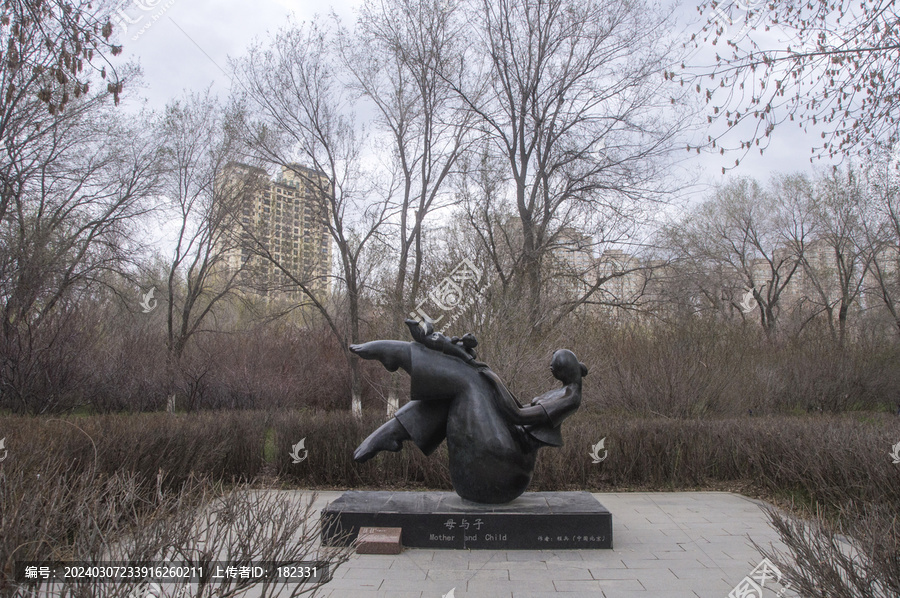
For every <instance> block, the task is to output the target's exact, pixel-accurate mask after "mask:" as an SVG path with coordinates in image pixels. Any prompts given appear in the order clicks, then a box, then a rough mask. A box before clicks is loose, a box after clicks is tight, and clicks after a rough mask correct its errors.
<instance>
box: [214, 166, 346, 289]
mask: <svg viewBox="0 0 900 598" xmlns="http://www.w3.org/2000/svg"><path fill="white" fill-rule="evenodd" d="M225 179H226V181H229V182H230V183H239V184H242V185H243V186H242V189H243V191H242V193H243V197H242V198H241V200H240V201H239V206H240V207H239V209H240V214H239V216H238V221H239V224H237V223H236V227H237V228H239V229H240V230H235V231H234V234H235V236H236V238H237V239H238V240H239V243H236V244H235V245H234V247H233V248H232V249H229V250H228V252H227V255H226V263H227V264H228V267H229V268H230V269H237V268H240V267H241V264H243V263H245V262H248V261H249V262H250V263H249V264H247V265H245V269H246V271H247V275H246V279H245V281H244V282H245V287H246V288H248V289H250V290H252V291H253V292H255V293H257V294H258V295H260V296H262V297H265V298H266V299H267V300H272V301H289V302H300V301H302V300H303V299H304V297H305V295H304V293H303V291H301V290H300V288H299V286H298V284H297V282H296V281H295V280H292V278H291V276H287V275H286V274H284V273H283V272H282V269H281V268H279V267H278V266H277V265H276V263H275V262H277V263H278V264H281V265H282V266H283V268H284V270H287V271H288V272H290V273H291V274H292V275H293V277H295V278H296V279H297V280H299V281H301V282H303V283H304V285H305V286H307V288H309V289H310V290H311V291H312V292H313V294H314V295H316V296H317V297H318V298H319V299H324V298H325V297H327V296H328V295H329V293H330V283H329V280H330V278H329V274H330V272H331V237H330V234H329V232H328V226H327V223H328V218H329V211H328V202H327V201H325V199H326V198H327V195H325V194H326V192H327V191H326V190H327V189H328V179H327V178H326V177H325V175H324V174H322V173H320V172H317V171H314V170H311V169H309V168H306V167H305V166H301V165H298V164H292V165H290V167H287V166H285V167H282V170H281V173H280V174H279V175H278V176H277V177H276V178H275V179H274V180H270V179H269V175H268V173H266V171H264V170H262V169H260V168H255V167H252V166H248V165H246V164H238V163H232V164H229V165H228V167H227V169H226V173H225ZM260 247H262V248H264V249H265V251H267V252H268V254H269V255H270V256H271V258H272V259H263V258H262V257H260V256H258V255H254V253H255V250H256V249H258V248H260Z"/></svg>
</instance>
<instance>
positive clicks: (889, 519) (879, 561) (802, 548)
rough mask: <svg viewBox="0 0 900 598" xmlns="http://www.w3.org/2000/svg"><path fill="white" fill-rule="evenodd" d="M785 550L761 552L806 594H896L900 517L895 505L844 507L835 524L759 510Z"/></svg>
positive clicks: (867, 597)
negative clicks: (764, 512)
mask: <svg viewBox="0 0 900 598" xmlns="http://www.w3.org/2000/svg"><path fill="white" fill-rule="evenodd" d="M764 510H765V511H766V514H767V515H768V517H769V520H770V522H771V524H772V526H773V527H774V528H775V530H776V531H777V532H778V535H779V537H780V538H781V541H782V542H783V543H784V544H785V546H787V550H776V549H772V548H765V547H761V546H759V545H757V544H756V543H754V546H756V548H757V549H758V550H759V551H760V553H761V554H762V555H763V556H765V557H766V558H768V559H769V560H771V561H772V562H773V563H775V564H776V566H777V567H778V568H779V569H780V570H781V571H782V572H783V573H785V577H786V578H787V579H788V580H789V581H790V583H791V586H792V588H793V589H794V590H795V591H797V592H798V593H799V594H800V595H801V596H808V597H810V598H893V597H894V596H900V517H898V515H897V510H896V508H886V507H883V506H867V507H863V508H860V509H854V510H852V511H851V510H848V509H844V510H843V511H842V512H841V514H840V517H839V518H838V520H837V521H836V522H830V523H829V522H828V521H827V520H826V519H824V518H822V517H814V518H813V519H811V520H805V519H802V518H800V517H797V516H792V515H786V514H783V513H782V512H780V511H779V510H777V509H775V508H772V507H766V508H764Z"/></svg>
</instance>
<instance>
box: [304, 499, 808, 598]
mask: <svg viewBox="0 0 900 598" xmlns="http://www.w3.org/2000/svg"><path fill="white" fill-rule="evenodd" d="M340 495H341V493H340V492H319V496H318V500H317V501H316V503H315V505H316V507H317V509H320V508H321V507H322V506H324V505H325V504H326V502H328V501H331V500H334V499H336V498H337V497H339V496H340ZM594 496H596V497H597V499H598V500H599V501H600V502H601V503H602V504H603V505H604V506H605V507H606V508H607V509H609V510H610V512H611V513H612V515H613V546H614V549H613V550H508V551H506V550H467V551H461V550H430V549H418V548H406V549H404V551H403V552H402V553H401V554H399V555H394V556H383V555H357V554H354V555H353V556H352V557H351V559H350V561H348V562H347V563H346V564H344V565H342V566H341V567H340V568H338V570H337V571H336V572H335V574H334V579H333V580H332V581H331V582H329V583H328V584H327V585H325V586H324V587H323V588H322V591H321V592H320V593H319V594H318V595H320V596H323V597H326V598H367V597H382V596H383V597H390V598H442V597H445V596H446V597H447V598H451V597H452V598H464V597H483V598H544V597H548V598H549V597H556V598H560V597H561V596H570V597H576V596H591V597H603V598H630V597H635V598H636V597H645V598H651V597H656V596H659V597H660V598H726V597H727V596H728V593H729V592H730V591H731V590H732V589H734V587H735V586H736V585H737V584H738V583H739V582H740V581H741V580H742V579H743V578H744V577H745V576H746V575H748V574H749V573H750V572H751V571H752V570H753V568H754V567H755V566H756V565H758V564H759V562H760V561H761V560H762V557H761V556H760V554H759V553H758V552H757V551H756V549H755V548H753V546H752V544H750V538H752V539H753V540H755V541H756V542H757V543H758V544H760V545H761V546H769V544H770V543H773V544H775V545H776V546H779V547H780V546H781V545H780V543H779V542H778V541H777V534H776V533H775V531H774V530H773V529H772V528H771V527H770V526H769V525H768V519H767V518H766V516H765V514H764V513H763V512H762V511H761V510H760V508H759V505H760V504H762V503H760V502H759V501H755V500H752V499H749V498H746V497H744V496H741V495H738V494H731V493H726V492H647V493H644V492H641V493H630V492H628V493H608V494H594ZM771 584H774V582H770V585H767V586H766V587H765V590H764V592H765V593H764V596H766V597H767V598H770V597H772V598H773V597H775V596H777V595H778V590H780V589H781V587H780V586H779V585H778V584H774V585H771ZM451 591H452V593H451ZM751 595H752V596H755V594H751ZM784 596H785V597H794V596H796V594H794V593H793V592H787V593H786V594H784Z"/></svg>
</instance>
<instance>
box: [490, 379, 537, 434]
mask: <svg viewBox="0 0 900 598" xmlns="http://www.w3.org/2000/svg"><path fill="white" fill-rule="evenodd" d="M481 373H482V374H484V375H485V376H487V377H488V378H490V379H491V380H492V381H493V382H494V387H495V388H496V389H497V392H495V393H493V394H494V396H495V397H496V401H497V407H498V408H499V409H500V413H502V414H503V417H505V418H506V420H507V421H509V422H510V423H512V424H518V425H522V426H524V425H527V424H546V423H549V422H550V416H548V415H547V410H546V409H544V407H543V406H542V405H532V406H529V407H522V406H521V405H520V404H519V402H518V401H517V400H516V398H515V397H514V396H512V393H510V392H509V389H507V388H506V385H505V384H503V381H502V380H500V377H499V376H498V375H497V374H495V373H494V372H492V371H491V370H484V371H482V372H481Z"/></svg>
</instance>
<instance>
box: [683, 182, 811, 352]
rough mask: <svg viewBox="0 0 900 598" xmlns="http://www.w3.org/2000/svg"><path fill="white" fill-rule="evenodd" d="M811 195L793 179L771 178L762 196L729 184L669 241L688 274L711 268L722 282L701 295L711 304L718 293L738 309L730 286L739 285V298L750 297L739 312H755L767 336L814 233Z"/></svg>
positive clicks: (748, 186)
mask: <svg viewBox="0 0 900 598" xmlns="http://www.w3.org/2000/svg"><path fill="white" fill-rule="evenodd" d="M811 191H812V189H811V186H810V185H809V183H808V181H805V180H804V179H802V178H798V177H794V178H791V177H782V178H776V179H775V180H774V181H773V185H772V188H771V190H770V191H769V192H768V193H767V192H766V191H764V190H763V189H762V187H760V186H759V184H758V183H756V182H755V181H752V180H748V179H736V180H732V181H731V182H729V183H728V184H726V185H724V186H722V187H720V188H718V189H717V190H716V193H715V195H714V196H713V197H711V198H710V199H708V200H707V201H705V202H704V203H702V204H701V205H700V206H698V207H697V208H696V209H695V210H693V211H692V212H691V213H689V214H688V215H687V216H686V217H685V219H684V220H683V221H682V222H681V224H680V225H679V228H680V230H679V233H678V236H677V237H675V238H676V239H677V240H678V243H679V245H678V247H677V250H678V251H679V252H680V253H681V255H682V258H683V262H684V263H687V264H690V266H691V271H693V272H701V273H702V272H706V271H709V266H710V265H714V268H715V269H714V270H712V271H716V272H719V273H720V274H721V276H722V277H723V279H722V280H720V281H718V282H719V284H718V286H717V287H713V288H704V289H703V290H702V293H703V294H704V295H706V296H707V297H708V298H710V299H711V300H712V301H713V302H717V301H720V300H722V299H724V296H723V292H724V294H725V296H728V297H729V299H730V300H731V302H733V303H734V305H735V307H738V305H737V303H736V297H735V296H734V294H733V293H734V291H735V290H736V289H734V288H733V287H732V285H734V284H737V285H740V286H738V289H741V290H740V292H741V294H743V293H744V291H746V290H747V289H749V291H747V292H749V293H752V296H747V295H744V296H745V297H746V301H745V302H742V305H743V306H744V307H743V308H742V311H745V312H747V313H749V312H750V310H749V309H747V308H748V307H749V308H752V309H753V310H754V311H756V312H757V313H758V315H759V319H760V324H761V326H762V328H763V330H764V331H765V332H766V334H767V335H770V336H771V335H773V334H774V333H775V331H776V324H777V321H778V316H779V312H780V311H781V299H782V296H783V295H784V293H785V292H786V291H787V290H788V288H789V285H790V284H791V281H792V279H793V278H794V276H795V274H796V273H797V271H798V269H799V268H800V266H801V263H802V259H803V255H804V252H805V250H806V246H807V244H808V243H809V241H810V238H811V236H812V234H813V232H814V225H813V223H812V219H811V217H810V213H809V202H808V199H809V197H810V196H811ZM703 279H704V277H702V276H701V277H698V278H697V279H696V280H698V281H700V280H703ZM706 280H709V279H708V278H706ZM710 282H712V283H713V284H715V282H716V281H710ZM751 301H752V302H755V303H751Z"/></svg>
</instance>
